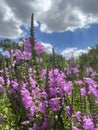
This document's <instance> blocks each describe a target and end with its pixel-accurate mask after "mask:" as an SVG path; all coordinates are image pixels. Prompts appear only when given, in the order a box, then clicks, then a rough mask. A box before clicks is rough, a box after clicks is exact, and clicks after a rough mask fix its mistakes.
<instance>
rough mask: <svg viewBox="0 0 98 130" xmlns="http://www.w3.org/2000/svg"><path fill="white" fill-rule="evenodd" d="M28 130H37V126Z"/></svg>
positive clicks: (34, 125)
mask: <svg viewBox="0 0 98 130" xmlns="http://www.w3.org/2000/svg"><path fill="white" fill-rule="evenodd" d="M29 130H37V124H35V123H34V124H33V127H32V128H29Z"/></svg>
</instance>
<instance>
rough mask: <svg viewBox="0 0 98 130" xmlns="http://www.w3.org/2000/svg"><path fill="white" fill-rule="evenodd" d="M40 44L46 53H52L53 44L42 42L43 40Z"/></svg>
mask: <svg viewBox="0 0 98 130" xmlns="http://www.w3.org/2000/svg"><path fill="white" fill-rule="evenodd" d="M41 44H42V45H43V47H44V51H45V52H46V53H48V54H51V53H52V49H53V46H52V45H51V44H50V43H43V42H41Z"/></svg>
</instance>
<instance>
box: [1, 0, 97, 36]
mask: <svg viewBox="0 0 98 130" xmlns="http://www.w3.org/2000/svg"><path fill="white" fill-rule="evenodd" d="M32 12H33V13H34V17H35V26H38V21H39V22H40V30H41V31H42V32H47V33H52V32H63V31H68V30H70V31H74V30H75V29H77V28H80V29H81V28H88V27H89V26H90V24H93V23H98V0H28V1H24V0H0V36H2V37H10V38H13V37H15V36H16V37H17V36H20V35H21V34H22V31H21V30H20V28H19V27H20V26H21V25H22V24H24V25H30V17H31V14H32Z"/></svg>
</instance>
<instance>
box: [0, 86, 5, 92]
mask: <svg viewBox="0 0 98 130" xmlns="http://www.w3.org/2000/svg"><path fill="white" fill-rule="evenodd" d="M2 92H4V87H3V85H1V84H0V93H2Z"/></svg>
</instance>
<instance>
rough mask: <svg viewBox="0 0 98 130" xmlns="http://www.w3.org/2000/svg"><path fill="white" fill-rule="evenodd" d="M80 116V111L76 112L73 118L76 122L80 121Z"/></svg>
mask: <svg viewBox="0 0 98 130" xmlns="http://www.w3.org/2000/svg"><path fill="white" fill-rule="evenodd" d="M80 116H81V111H77V112H76V113H75V114H74V115H73V117H75V118H77V119H78V120H80Z"/></svg>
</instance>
